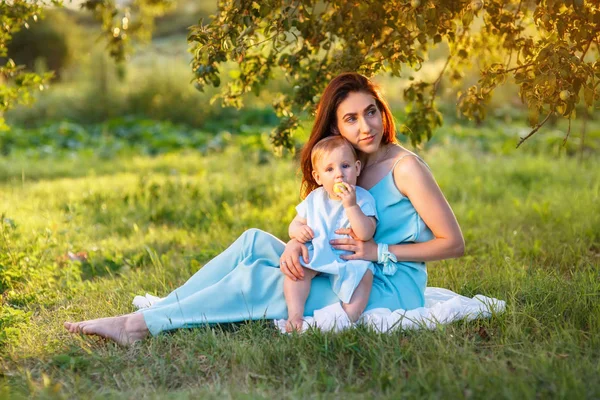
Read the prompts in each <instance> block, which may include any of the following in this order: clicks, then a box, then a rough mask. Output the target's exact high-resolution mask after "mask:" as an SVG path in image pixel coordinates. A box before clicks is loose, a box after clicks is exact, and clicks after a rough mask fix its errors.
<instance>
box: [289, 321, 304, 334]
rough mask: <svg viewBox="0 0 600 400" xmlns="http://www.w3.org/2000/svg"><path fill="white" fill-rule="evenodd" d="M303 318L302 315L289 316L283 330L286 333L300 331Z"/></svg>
mask: <svg viewBox="0 0 600 400" xmlns="http://www.w3.org/2000/svg"><path fill="white" fill-rule="evenodd" d="M303 323H304V319H302V317H295V318H289V319H288V320H287V322H286V323H285V331H286V332H287V333H292V332H302V324H303Z"/></svg>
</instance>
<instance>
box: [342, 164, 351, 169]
mask: <svg viewBox="0 0 600 400" xmlns="http://www.w3.org/2000/svg"><path fill="white" fill-rule="evenodd" d="M342 168H350V164H344V165H342Z"/></svg>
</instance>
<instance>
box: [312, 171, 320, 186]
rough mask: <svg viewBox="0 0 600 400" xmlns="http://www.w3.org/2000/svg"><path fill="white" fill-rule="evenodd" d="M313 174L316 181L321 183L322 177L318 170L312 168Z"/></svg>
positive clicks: (318, 183)
mask: <svg viewBox="0 0 600 400" xmlns="http://www.w3.org/2000/svg"><path fill="white" fill-rule="evenodd" d="M312 176H313V178H314V179H315V182H317V185H321V177H320V176H319V173H318V172H317V171H316V170H314V169H313V170H312Z"/></svg>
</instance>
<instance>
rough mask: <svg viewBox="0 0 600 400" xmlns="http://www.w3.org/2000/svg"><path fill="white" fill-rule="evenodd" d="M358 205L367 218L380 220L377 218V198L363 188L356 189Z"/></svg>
mask: <svg viewBox="0 0 600 400" xmlns="http://www.w3.org/2000/svg"><path fill="white" fill-rule="evenodd" d="M356 203H357V204H358V206H359V207H360V209H361V210H362V212H363V214H365V215H366V216H367V217H375V219H377V220H379V218H378V217H377V206H376V205H375V198H374V197H373V196H372V195H371V193H369V192H368V191H366V190H365V189H363V188H361V187H357V188H356Z"/></svg>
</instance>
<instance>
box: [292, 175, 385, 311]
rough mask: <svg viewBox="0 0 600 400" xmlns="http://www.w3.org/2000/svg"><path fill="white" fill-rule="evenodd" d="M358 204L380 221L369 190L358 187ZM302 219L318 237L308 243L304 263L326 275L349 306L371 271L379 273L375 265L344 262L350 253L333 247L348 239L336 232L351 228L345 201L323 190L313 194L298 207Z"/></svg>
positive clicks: (361, 261)
mask: <svg viewBox="0 0 600 400" xmlns="http://www.w3.org/2000/svg"><path fill="white" fill-rule="evenodd" d="M356 203H357V204H358V206H359V207H360V209H361V211H362V212H363V214H365V215H366V216H368V217H375V218H377V209H376V205H375V199H374V198H373V196H371V194H370V193H369V192H368V191H366V190H365V189H363V188H361V187H359V186H357V187H356ZM296 211H298V215H299V216H300V217H302V218H303V219H305V220H306V224H307V225H308V226H309V227H310V228H311V229H312V230H313V233H314V234H315V237H314V238H313V240H311V241H310V242H308V243H306V245H307V246H306V247H308V257H309V262H308V263H304V261H302V260H300V263H301V264H302V265H304V266H305V267H307V268H310V269H312V270H314V271H317V272H320V273H322V274H326V275H325V276H327V277H328V278H329V281H330V283H331V289H332V290H333V291H334V292H335V294H336V295H337V296H338V298H339V299H340V300H341V301H343V302H344V303H349V302H350V299H351V298H352V294H354V290H356V288H357V287H358V284H359V283H360V281H361V279H362V278H363V276H364V275H365V273H366V272H367V270H370V271H371V272H373V273H375V268H374V266H373V263H372V262H370V261H365V260H348V261H346V260H343V259H341V258H340V256H341V255H343V254H347V253H349V252H347V251H343V250H336V249H334V248H333V247H331V245H330V244H329V241H330V240H331V239H339V238H343V237H346V236H344V235H338V234H336V233H335V231H336V230H338V229H341V228H349V227H350V221H349V220H348V216H347V215H346V210H345V209H344V206H343V204H342V202H341V199H331V198H329V194H328V193H327V191H326V190H325V189H324V188H323V187H322V186H321V187H318V188H317V189H315V190H313V191H312V192H311V193H310V194H309V195H308V196H307V197H306V199H304V201H302V202H301V203H300V204H298V205H297V206H296Z"/></svg>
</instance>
